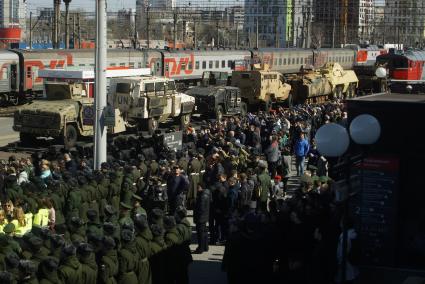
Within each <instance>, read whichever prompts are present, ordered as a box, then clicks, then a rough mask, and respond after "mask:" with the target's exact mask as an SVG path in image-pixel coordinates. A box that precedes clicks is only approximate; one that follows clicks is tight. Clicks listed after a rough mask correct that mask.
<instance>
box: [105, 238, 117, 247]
mask: <svg viewBox="0 0 425 284" xmlns="http://www.w3.org/2000/svg"><path fill="white" fill-rule="evenodd" d="M103 245H104V246H105V248H106V249H114V248H115V246H116V244H115V240H114V239H113V238H111V237H108V236H105V237H104V238H103Z"/></svg>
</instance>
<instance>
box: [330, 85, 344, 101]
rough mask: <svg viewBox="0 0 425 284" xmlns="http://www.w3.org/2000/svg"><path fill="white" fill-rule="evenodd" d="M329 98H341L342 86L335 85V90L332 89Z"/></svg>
mask: <svg viewBox="0 0 425 284" xmlns="http://www.w3.org/2000/svg"><path fill="white" fill-rule="evenodd" d="M331 98H332V99H334V100H336V99H341V98H342V88H341V86H336V87H335V90H334V91H333V93H332V97H331Z"/></svg>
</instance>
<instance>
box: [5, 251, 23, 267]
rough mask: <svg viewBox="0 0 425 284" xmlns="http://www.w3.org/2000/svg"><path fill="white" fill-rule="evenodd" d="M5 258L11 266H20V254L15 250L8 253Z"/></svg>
mask: <svg viewBox="0 0 425 284" xmlns="http://www.w3.org/2000/svg"><path fill="white" fill-rule="evenodd" d="M4 260H5V262H6V264H7V266H8V267H9V268H16V267H18V266H19V260H20V259H19V256H18V255H17V254H16V253H14V252H9V253H8V254H6V256H5V258H4Z"/></svg>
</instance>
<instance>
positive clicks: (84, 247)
mask: <svg viewBox="0 0 425 284" xmlns="http://www.w3.org/2000/svg"><path fill="white" fill-rule="evenodd" d="M92 252H93V247H92V246H91V245H90V244H88V243H81V244H80V245H79V246H78V253H79V254H82V255H88V254H90V253H92Z"/></svg>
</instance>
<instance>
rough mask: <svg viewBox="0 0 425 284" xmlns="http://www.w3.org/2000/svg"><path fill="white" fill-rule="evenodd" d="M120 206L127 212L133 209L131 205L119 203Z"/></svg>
mask: <svg viewBox="0 0 425 284" xmlns="http://www.w3.org/2000/svg"><path fill="white" fill-rule="evenodd" d="M120 205H121V207H122V208H124V209H128V210H131V209H132V208H133V207H132V206H131V205H129V204H127V203H124V202H121V203H120Z"/></svg>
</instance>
